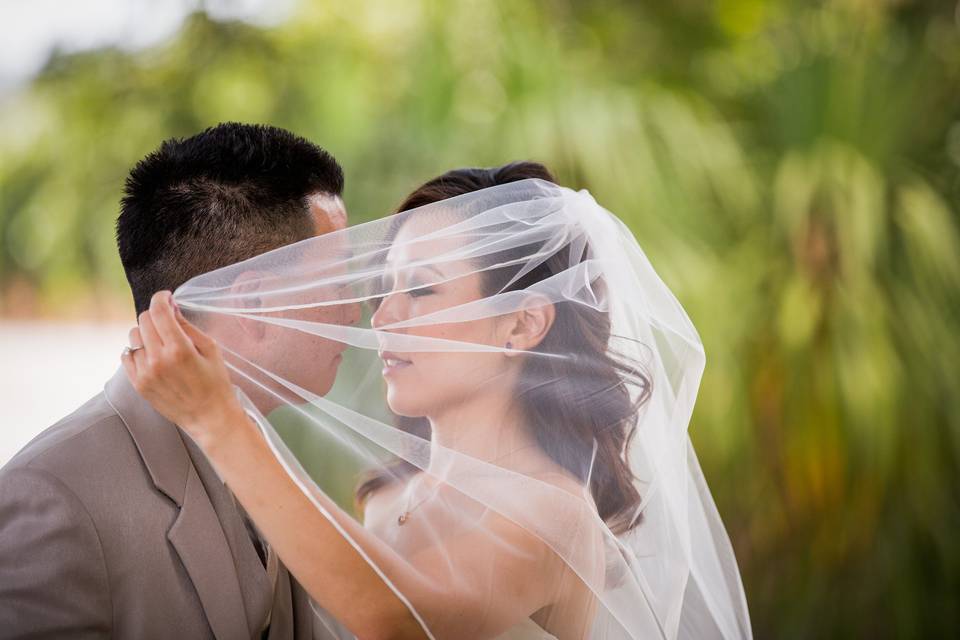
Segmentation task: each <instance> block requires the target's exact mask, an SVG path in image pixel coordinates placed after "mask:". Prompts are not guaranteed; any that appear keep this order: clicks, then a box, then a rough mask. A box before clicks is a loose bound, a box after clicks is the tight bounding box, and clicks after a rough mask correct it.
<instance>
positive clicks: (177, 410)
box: [123, 292, 555, 638]
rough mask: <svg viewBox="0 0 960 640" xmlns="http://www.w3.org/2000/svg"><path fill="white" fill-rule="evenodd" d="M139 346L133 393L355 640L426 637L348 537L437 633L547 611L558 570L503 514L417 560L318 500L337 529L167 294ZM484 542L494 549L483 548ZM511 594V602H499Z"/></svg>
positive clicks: (138, 335)
mask: <svg viewBox="0 0 960 640" xmlns="http://www.w3.org/2000/svg"><path fill="white" fill-rule="evenodd" d="M131 342H133V343H134V344H137V343H141V342H142V344H143V345H144V346H145V349H143V350H138V351H136V352H134V353H133V354H125V355H124V357H123V364H124V367H125V368H126V370H127V373H128V375H129V377H130V379H131V381H132V383H133V385H134V387H135V388H136V389H137V390H138V392H140V393H141V395H143V396H144V397H145V398H146V399H147V400H148V401H150V402H151V404H153V406H154V407H155V408H156V409H157V410H158V411H159V412H160V413H162V414H164V415H165V416H166V417H167V418H169V419H170V420H172V421H173V422H175V423H176V424H178V425H179V426H180V427H181V428H182V429H184V431H186V432H187V433H188V434H189V435H190V436H191V438H193V439H194V440H195V441H196V443H197V444H198V445H199V446H200V448H201V449H203V451H204V453H205V454H206V455H207V457H208V458H209V459H210V461H211V463H212V464H213V465H214V467H215V468H216V469H217V472H218V473H219V474H220V476H221V478H222V479H223V480H224V481H225V482H226V483H227V485H228V486H229V487H230V488H231V490H232V491H233V492H234V494H235V495H236V496H237V499H238V500H240V502H241V504H243V507H244V509H246V511H247V513H248V514H249V515H250V516H251V518H253V520H254V522H256V523H257V526H258V527H259V528H260V530H261V532H262V533H263V535H264V536H265V537H266V539H267V540H268V541H269V542H270V544H271V545H273V548H274V550H275V551H276V552H277V554H278V555H279V557H280V558H281V559H282V560H283V561H284V564H286V565H287V567H288V568H289V569H290V571H291V572H292V573H293V574H294V575H295V576H296V578H297V580H298V581H299V582H300V584H301V585H303V587H304V588H305V589H306V590H307V592H308V593H309V594H310V595H311V596H312V597H313V598H314V599H316V600H317V602H319V603H320V605H321V606H323V607H324V608H325V609H327V610H328V611H329V612H330V613H331V614H333V615H334V616H335V617H336V618H338V619H339V620H340V621H341V622H342V623H344V624H345V625H346V626H347V627H348V628H349V629H350V630H351V631H353V632H354V633H356V634H357V635H359V636H361V637H376V638H382V637H403V638H408V637H417V638H420V637H423V636H424V634H423V631H422V629H421V627H420V625H419V624H418V622H417V621H416V620H415V618H414V617H413V615H412V614H411V612H410V611H409V610H408V609H407V607H406V606H405V605H404V603H403V602H402V601H401V600H400V598H399V597H398V596H397V595H396V594H395V593H394V592H393V591H392V590H391V589H390V588H389V586H387V584H386V582H385V580H384V579H383V578H382V577H381V576H380V575H379V574H378V573H377V571H376V570H374V568H373V567H372V566H371V563H370V562H367V561H366V560H365V559H364V557H363V555H362V554H361V553H360V552H358V550H357V549H356V548H355V547H354V546H353V545H352V544H351V543H350V542H349V541H348V539H347V537H348V536H349V538H350V539H352V540H353V541H354V542H355V543H356V544H357V545H358V546H359V547H360V548H361V549H362V550H363V553H364V554H366V555H367V556H368V557H369V558H370V560H371V562H372V564H373V565H374V566H376V567H378V568H379V569H380V570H381V571H382V572H383V573H384V574H385V575H386V576H387V578H389V580H390V581H391V582H392V583H393V584H394V585H395V586H396V588H397V590H398V591H399V592H400V593H402V594H403V595H404V597H405V598H407V599H408V600H409V601H410V603H411V605H412V606H413V608H414V609H415V610H416V611H417V612H418V614H419V615H421V616H422V617H423V618H424V620H425V622H426V623H427V625H428V626H429V628H430V629H431V632H433V633H434V635H436V636H437V637H465V634H473V637H477V636H478V635H487V634H490V635H495V633H496V632H497V631H499V630H501V629H506V628H509V626H510V625H511V624H515V623H516V622H518V621H519V620H520V619H522V618H523V617H526V616H528V615H530V614H531V613H532V612H533V611H536V610H537V609H539V608H540V607H542V606H544V605H545V604H548V603H547V601H546V600H547V595H546V591H547V590H548V588H549V585H550V584H551V583H552V579H551V576H550V575H548V574H547V573H545V572H544V569H545V567H546V566H547V565H548V564H549V565H554V564H555V563H554V562H545V557H546V555H547V553H548V550H547V548H546V545H544V544H543V543H542V542H540V541H539V540H538V539H536V538H535V537H534V536H532V535H531V534H528V533H526V532H525V531H523V530H522V529H521V528H520V527H518V526H516V525H513V524H512V523H510V522H509V521H506V520H504V519H498V520H497V521H495V522H491V523H490V527H489V528H485V529H484V530H483V531H482V532H478V533H477V534H475V535H474V536H473V539H461V540H451V541H449V545H448V544H447V541H445V542H444V545H443V547H442V548H432V549H430V550H428V551H426V552H424V553H422V554H419V555H418V556H417V557H415V558H413V559H409V560H408V559H404V558H401V557H400V556H398V555H397V554H396V552H394V551H393V549H392V548H391V547H389V546H388V545H387V544H385V543H384V542H382V541H381V540H380V539H379V538H377V537H376V536H374V535H373V534H372V533H371V532H369V531H367V530H366V529H364V528H363V527H362V526H361V525H360V524H359V523H358V522H356V521H355V520H354V519H353V518H351V517H350V516H349V515H348V514H346V513H344V512H343V511H342V510H340V509H339V508H338V507H337V505H336V504H335V503H333V501H331V500H329V499H328V498H326V497H325V496H323V495H322V494H319V495H315V496H314V497H315V498H316V499H317V500H318V502H319V503H320V505H321V506H322V507H323V508H324V509H326V511H327V512H328V513H329V514H330V515H331V517H332V518H333V520H335V521H336V525H335V524H334V523H333V522H331V520H329V519H328V518H327V517H325V516H324V515H323V513H321V511H320V510H319V509H317V507H316V506H315V505H314V504H313V503H312V502H311V500H310V498H308V497H307V496H306V495H305V494H304V493H303V492H302V491H301V490H300V488H299V487H297V485H296V484H295V483H294V482H293V480H292V479H291V478H290V477H289V476H288V475H287V473H286V471H285V470H284V469H283V467H282V466H281V464H280V463H279V462H278V461H277V459H276V458H275V457H274V455H273V453H272V451H271V450H270V448H269V446H268V444H267V443H266V442H265V441H264V439H263V437H262V436H261V434H260V433H259V431H258V430H257V427H256V425H254V424H253V423H252V422H251V421H250V419H249V418H248V417H247V415H246V414H245V412H244V410H243V408H242V407H241V406H240V403H239V401H238V400H237V398H236V396H235V395H234V392H233V387H232V384H231V382H230V377H229V373H228V371H227V368H226V365H225V364H224V361H223V359H222V357H221V355H220V351H219V348H218V347H217V345H216V343H215V342H214V341H213V340H212V339H211V338H210V337H209V336H207V335H205V334H204V333H203V332H201V331H200V330H199V329H197V328H196V327H194V326H193V325H191V324H190V323H189V322H187V321H186V320H185V319H183V317H182V315H179V311H176V310H175V307H174V305H173V303H172V300H171V296H170V294H169V293H167V292H162V293H160V294H157V295H155V296H154V299H153V301H152V303H151V308H150V311H148V312H144V314H141V318H140V327H139V331H137V329H134V331H133V332H132V333H131ZM338 526H339V527H341V528H342V529H343V530H344V532H345V534H346V535H342V534H341V532H340V531H339V530H338ZM504 540H509V542H510V545H509V546H508V547H510V548H512V549H514V552H513V553H510V554H509V555H510V557H509V559H506V561H504V560H505V558H503V557H500V558H499V559H500V560H501V562H498V563H497V570H498V575H497V577H496V580H497V584H492V583H488V584H483V581H482V580H481V579H480V576H482V575H484V574H485V573H487V574H488V573H489V569H490V566H491V565H490V561H491V558H492V557H493V556H494V555H495V554H498V553H501V552H499V551H497V550H495V549H494V548H495V547H498V546H500V545H502V543H503V542H504ZM485 544H486V545H489V546H490V547H491V553H490V554H484V553H481V552H479V551H480V550H481V549H482V548H483V545H485ZM451 557H453V558H456V559H457V572H458V575H457V576H455V577H456V578H457V579H456V580H451V579H450V578H451V576H449V574H448V573H447V572H448V571H449V558H451ZM472 572H476V574H477V580H472V579H471V577H472V576H471V575H470V574H471V573H472ZM486 580H487V581H488V582H489V581H490V578H489V577H488V578H487V579H486ZM481 585H482V586H481ZM478 587H479V588H478ZM495 589H501V590H503V593H499V592H495V591H494V590H495ZM508 589H509V592H510V597H501V596H502V595H504V593H506V592H507V590H508ZM491 605H492V606H491Z"/></svg>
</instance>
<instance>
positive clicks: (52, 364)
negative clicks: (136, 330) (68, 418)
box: [0, 321, 132, 466]
mask: <svg viewBox="0 0 960 640" xmlns="http://www.w3.org/2000/svg"><path fill="white" fill-rule="evenodd" d="M131 326H132V324H131V325H125V324H54V323H43V322H38V321H32V322H29V323H22V322H4V321H0V403H2V409H0V411H2V416H3V418H2V420H0V466H2V465H4V464H5V463H6V462H7V461H8V460H9V459H10V458H12V457H13V454H15V453H16V452H17V451H19V450H20V448H21V447H23V445H25V444H27V443H28V442H29V441H30V440H31V439H32V438H33V437H34V436H35V435H37V434H38V433H40V432H41V431H43V430H44V429H46V428H47V427H49V426H50V425H52V424H53V423H55V422H56V421H57V420H59V419H60V418H62V417H63V416H65V415H67V414H69V413H70V412H71V411H73V410H74V409H76V408H77V407H79V406H80V405H82V404H83V403H84V402H86V401H87V400H88V399H89V398H91V397H93V396H94V395H96V394H97V393H99V392H100V391H101V390H102V389H103V385H104V383H105V382H106V381H107V380H109V379H110V377H111V376H112V375H113V373H114V371H116V369H117V368H118V367H119V366H120V352H121V350H123V348H124V347H125V346H126V344H127V332H128V331H129V330H130V327H131Z"/></svg>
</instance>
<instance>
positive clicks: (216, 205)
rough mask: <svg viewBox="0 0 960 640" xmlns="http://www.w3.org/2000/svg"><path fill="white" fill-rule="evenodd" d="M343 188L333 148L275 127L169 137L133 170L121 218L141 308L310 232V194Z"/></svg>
mask: <svg viewBox="0 0 960 640" xmlns="http://www.w3.org/2000/svg"><path fill="white" fill-rule="evenodd" d="M342 191H343V170H342V169H341V168H340V165H339V164H337V161H336V160H334V158H333V156H331V155H330V154H329V153H327V152H326V151H324V150H323V149H321V148H320V147H318V146H317V145H315V144H313V143H312V142H310V141H308V140H305V139H304V138H301V137H299V136H296V135H294V134H292V133H290V132H289V131H285V130H283V129H278V128H276V127H270V126H265V125H249V124H239V123H234V122H229V123H224V124H220V125H217V126H215V127H211V128H209V129H207V130H206V131H203V132H202V133H198V134H197V135H195V136H191V137H189V138H183V139H178V138H171V139H170V140H166V141H164V142H163V143H162V144H161V145H160V148H159V149H157V150H156V151H154V152H153V153H151V154H150V155H148V156H147V157H145V158H144V159H143V160H141V161H140V162H138V163H137V165H136V166H135V167H134V168H133V169H132V170H131V171H130V175H129V176H128V177H127V181H126V185H125V188H124V197H123V200H122V201H121V205H120V216H119V217H118V218H117V246H118V248H119V250H120V261H121V262H122V263H123V268H124V271H125V272H126V274H127V281H128V282H129V283H130V289H131V291H132V292H133V301H134V304H135V305H136V309H137V313H138V314H139V313H141V312H142V311H145V310H146V309H147V308H149V306H150V298H151V296H152V295H153V294H154V293H156V292H157V291H160V290H163V289H169V290H171V291H172V290H174V289H176V288H177V287H178V286H180V285H181V284H183V283H184V282H186V281H187V280H189V279H190V278H192V277H193V276H196V275H199V274H201V273H205V272H207V271H212V270H214V269H218V268H220V267H224V266H227V265H230V264H234V263H236V262H240V261H242V260H245V259H247V258H252V257H253V256H256V255H259V254H261V253H264V252H266V251H270V250H271V249H276V248H278V247H281V246H283V245H286V244H290V243H293V242H297V241H299V240H303V239H304V238H308V237H311V236H313V235H314V234H315V233H316V229H315V224H314V221H313V218H312V217H311V215H310V208H309V204H308V202H307V197H308V196H309V195H311V194H314V193H318V192H320V193H326V194H331V195H337V196H339V195H340V194H341V193H342Z"/></svg>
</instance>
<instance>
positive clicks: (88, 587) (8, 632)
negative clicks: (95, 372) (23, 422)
mask: <svg viewBox="0 0 960 640" xmlns="http://www.w3.org/2000/svg"><path fill="white" fill-rule="evenodd" d="M268 614H269V615H270V629H269V636H268V637H269V638H270V639H271V640H282V639H288V638H296V639H298V640H299V639H301V638H312V637H326V632H325V631H323V629H322V624H321V623H319V622H318V621H317V620H316V618H315V616H314V615H313V612H312V610H311V607H310V603H309V600H308V598H307V596H306V594H305V593H304V591H303V590H302V589H301V588H300V586H299V585H298V584H297V583H296V581H295V580H293V578H292V577H291V576H290V575H289V573H288V572H287V570H286V569H285V568H284V567H283V566H282V565H281V566H280V568H279V572H278V577H277V584H276V588H275V589H274V588H273V585H271V584H270V581H269V579H268V576H267V572H266V570H265V569H264V566H263V563H262V562H261V560H260V558H259V557H258V555H257V552H256V549H255V547H254V545H253V542H252V541H251V539H250V536H249V534H248V532H247V530H246V528H245V524H244V521H243V519H242V516H241V515H240V514H239V512H238V510H237V507H236V505H235V503H234V501H233V499H232V497H231V496H230V494H229V492H228V491H227V489H226V488H225V487H224V485H223V484H222V483H221V482H220V480H219V478H218V477H217V476H216V474H215V473H214V471H213V469H212V468H211V467H210V464H209V463H208V462H207V461H206V459H205V458H204V457H203V455H202V454H201V453H200V452H199V450H198V449H197V448H196V446H195V445H194V444H193V443H192V442H191V441H190V440H189V438H188V437H187V436H186V435H184V434H182V432H181V431H180V430H179V429H178V428H177V427H176V426H175V425H173V424H172V423H170V422H169V421H167V420H166V419H164V418H163V417H162V416H161V415H160V414H158V413H156V412H155V411H154V410H153V408H152V407H150V405H149V404H148V403H147V402H146V401H145V400H143V399H142V398H141V397H140V396H139V395H138V394H137V392H136V391H135V390H134V389H133V387H132V386H131V385H130V383H129V381H128V380H127V378H126V376H125V374H124V373H123V371H122V370H120V371H118V372H117V374H116V375H114V377H113V378H112V379H111V380H110V381H109V382H108V383H107V384H106V386H105V388H104V392H103V393H101V394H99V395H97V396H95V397H94V398H92V399H91V400H90V401H88V402H87V403H86V404H85V405H83V406H82V407H80V408H79V409H77V410H76V411H75V412H74V413H72V414H71V415H69V416H67V417H66V418H64V419H63V420H61V421H60V422H58V423H57V424H55V425H54V426H52V427H50V428H49V429H47V430H46V431H44V432H43V433H42V434H40V435H39V436H37V438H35V439H34V440H33V441H32V442H31V443H30V444H28V445H27V446H26V447H25V448H24V449H23V450H21V451H20V452H19V453H18V454H17V455H16V456H15V457H14V458H13V459H12V460H11V461H10V462H9V463H8V464H7V465H6V466H4V467H3V468H2V469H0V638H27V637H29V638H64V637H70V638H78V637H85V638H86V637H89V638H103V637H116V638H175V639H178V640H187V639H192V638H216V639H217V640H233V639H235V638H256V637H260V631H261V629H262V627H263V624H264V622H265V621H266V620H267V616H268ZM315 627H316V628H315Z"/></svg>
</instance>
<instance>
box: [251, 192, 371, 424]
mask: <svg viewBox="0 0 960 640" xmlns="http://www.w3.org/2000/svg"><path fill="white" fill-rule="evenodd" d="M308 202H309V205H310V215H311V217H312V218H313V220H314V225H315V228H316V235H317V236H322V235H326V234H328V233H333V232H336V231H340V230H342V229H344V228H346V226H347V211H346V208H345V207H344V205H343V201H342V200H341V199H340V198H339V197H337V196H331V195H328V194H321V193H317V194H313V195H311V196H310V197H309V198H308ZM335 244H336V243H335V241H334V238H331V239H330V242H329V243H327V242H323V243H321V244H320V245H318V247H317V249H318V250H319V251H322V253H323V254H324V255H322V256H309V255H307V256H305V258H304V259H305V260H306V261H308V262H309V264H308V265H307V264H305V265H304V270H305V272H307V269H309V273H311V274H318V275H319V276H320V277H323V276H324V275H326V274H325V273H324V266H323V265H324V263H326V262H329V264H330V273H331V274H333V273H335V272H336V270H337V269H338V268H341V267H340V265H342V258H341V256H340V255H339V254H340V253H342V252H339V251H338V250H337V247H336V246H334V245H335ZM311 248H312V247H311ZM311 277H312V276H311ZM321 289H322V290H321ZM328 289H329V290H328ZM337 295H338V293H337V291H336V287H335V286H331V287H329V288H328V287H325V286H324V287H321V288H313V289H311V290H309V291H307V292H305V293H304V294H303V299H302V300H301V299H298V298H297V297H296V295H295V294H291V295H290V296H287V295H284V296H283V298H282V299H281V300H276V299H275V300H274V301H273V302H271V303H268V306H269V304H281V305H283V306H287V305H290V306H293V305H299V304H309V303H311V302H315V301H316V300H317V299H323V300H328V301H329V300H335V299H336V297H337ZM265 315H271V316H276V317H278V318H283V319H285V320H294V321H303V322H309V323H316V324H322V325H354V324H356V323H357V322H358V321H359V319H360V306H359V305H358V304H356V303H348V304H335V305H325V306H318V307H309V308H303V309H289V310H284V311H280V312H276V313H267V314H265ZM241 322H246V323H248V329H252V330H250V331H249V332H248V333H247V335H246V336H245V337H244V342H245V343H246V346H245V347H244V348H243V351H245V352H246V353H245V354H244V357H246V358H248V359H250V360H252V361H253V362H254V363H256V364H257V365H259V366H261V367H263V368H264V369H266V370H268V371H270V372H271V373H273V374H275V375H277V376H279V377H280V378H282V379H284V380H286V381H288V382H291V383H293V384H295V385H297V386H298V387H301V388H303V389H306V390H308V391H310V392H311V393H315V394H317V395H324V394H326V393H327V392H328V391H330V388H331V387H332V386H333V383H334V379H335V378H336V374H337V368H338V367H339V364H340V361H341V359H342V358H341V353H343V351H344V350H345V349H346V347H347V345H345V344H344V343H342V342H337V341H335V340H332V339H329V338H325V337H321V336H316V335H312V334H310V333H307V332H304V331H298V330H296V329H293V328H290V327H284V326H278V325H274V324H270V323H265V322H257V321H253V320H246V321H243V320H241ZM258 377H260V376H258ZM237 382H238V384H240V386H241V388H243V390H244V391H245V392H246V393H247V395H249V396H250V398H251V400H253V401H254V403H255V404H256V405H257V406H258V408H259V409H260V410H261V412H263V413H264V414H266V413H268V412H269V411H271V410H272V409H273V408H275V407H276V406H278V405H279V404H281V401H280V400H279V399H278V398H276V397H275V396H273V395H272V394H270V393H268V392H266V391H263V390H262V389H252V388H250V387H251V386H252V385H251V384H249V383H247V382H246V381H241V380H237Z"/></svg>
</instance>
